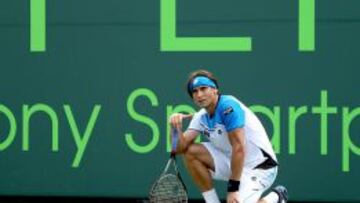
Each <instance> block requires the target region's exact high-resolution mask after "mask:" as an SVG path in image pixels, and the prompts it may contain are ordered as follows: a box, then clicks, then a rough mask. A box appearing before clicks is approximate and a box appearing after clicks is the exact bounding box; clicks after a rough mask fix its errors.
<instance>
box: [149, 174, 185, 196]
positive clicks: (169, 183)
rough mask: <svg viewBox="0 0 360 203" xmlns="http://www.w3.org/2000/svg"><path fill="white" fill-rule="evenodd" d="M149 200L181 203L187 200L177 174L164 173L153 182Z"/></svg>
mask: <svg viewBox="0 0 360 203" xmlns="http://www.w3.org/2000/svg"><path fill="white" fill-rule="evenodd" d="M150 202H154V203H155V202H159V203H178V202H179V203H180V202H181V203H183V202H187V194H186V191H185V188H184V187H183V185H182V183H181V182H180V180H179V179H178V178H177V176H175V175H174V174H165V175H163V176H161V177H160V179H159V181H157V182H156V183H155V184H154V186H153V188H152V190H151V192H150Z"/></svg>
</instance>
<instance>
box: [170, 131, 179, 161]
mask: <svg viewBox="0 0 360 203" xmlns="http://www.w3.org/2000/svg"><path fill="white" fill-rule="evenodd" d="M178 141H179V132H178V130H177V129H176V128H171V155H175V153H176V149H177V144H178Z"/></svg>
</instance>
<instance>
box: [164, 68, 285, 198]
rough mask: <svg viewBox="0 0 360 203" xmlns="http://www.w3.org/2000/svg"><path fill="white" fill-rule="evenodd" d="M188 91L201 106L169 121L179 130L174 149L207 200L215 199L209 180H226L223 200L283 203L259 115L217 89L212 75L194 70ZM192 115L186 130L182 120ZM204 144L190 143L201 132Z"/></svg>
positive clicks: (190, 77) (275, 169)
mask: <svg viewBox="0 0 360 203" xmlns="http://www.w3.org/2000/svg"><path fill="white" fill-rule="evenodd" d="M187 91H188V93H189V95H190V97H191V98H192V99H193V101H194V103H195V104H196V105H198V106H199V107H200V108H201V109H200V110H199V111H198V112H196V113H195V114H194V115H186V114H182V113H175V114H173V115H171V117H170V121H169V122H170V124H171V125H172V126H173V127H175V128H176V129H178V131H179V134H180V136H179V144H178V148H177V153H179V154H182V155H183V157H184V162H185V165H186V168H187V170H188V172H189V173H190V175H191V176H192V178H193V180H194V182H195V183H196V185H197V186H198V187H199V189H200V190H201V192H202V195H203V197H204V199H205V201H206V202H207V203H219V202H220V200H219V197H218V195H217V193H216V190H215V189H214V186H213V183H212V179H215V180H223V181H227V182H228V186H227V203H256V202H259V203H286V202H287V200H288V194H287V190H286V188H285V187H283V186H277V187H274V188H272V190H271V192H270V193H269V194H268V195H266V196H265V197H263V198H261V197H262V194H263V193H264V192H265V191H266V190H267V189H269V188H270V186H271V185H272V184H273V182H274V181H275V178H276V175H277V171H278V161H277V159H276V156H275V153H274V150H273V148H272V146H271V143H270V141H269V138H268V136H267V134H266V132H265V129H264V127H263V126H262V124H261V122H260V121H259V119H258V118H257V117H256V115H255V114H254V113H253V112H252V111H251V110H249V108H248V107H246V106H245V105H244V104H243V103H241V102H240V101H239V100H238V99H236V98H235V97H234V96H230V95H222V94H220V93H219V86H218V83H217V80H216V78H215V77H214V76H213V74H212V73H210V72H209V71H206V70H198V71H195V72H193V73H191V74H190V76H189V79H188V82H187ZM188 118H189V119H191V122H190V124H189V126H188V128H187V130H186V131H185V132H183V131H182V123H183V120H184V119H188ZM199 134H202V135H205V136H206V137H207V138H208V142H202V143H200V144H197V143H194V140H195V138H196V137H197V136H198V135H199Z"/></svg>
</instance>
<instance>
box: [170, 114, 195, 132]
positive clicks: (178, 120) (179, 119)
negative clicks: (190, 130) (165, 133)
mask: <svg viewBox="0 0 360 203" xmlns="http://www.w3.org/2000/svg"><path fill="white" fill-rule="evenodd" d="M192 116H193V115H192V114H182V113H174V114H172V115H171V116H170V120H169V122H170V124H171V126H173V127H174V128H176V129H177V130H179V131H182V123H183V120H184V119H188V118H192Z"/></svg>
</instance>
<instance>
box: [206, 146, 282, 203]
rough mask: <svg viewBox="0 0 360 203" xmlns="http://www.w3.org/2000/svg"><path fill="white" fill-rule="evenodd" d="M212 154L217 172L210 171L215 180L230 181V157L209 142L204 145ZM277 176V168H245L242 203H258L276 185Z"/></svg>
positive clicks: (242, 181) (241, 191) (242, 182)
mask: <svg viewBox="0 0 360 203" xmlns="http://www.w3.org/2000/svg"><path fill="white" fill-rule="evenodd" d="M202 144H203V145H204V146H205V147H206V149H207V150H208V151H209V152H210V154H211V156H212V158H213V160H214V164H215V171H212V170H210V173H211V176H212V178H213V179H215V180H224V181H228V180H229V177H230V175H231V168H230V163H231V160H230V157H229V156H226V155H225V154H224V153H223V152H221V151H219V150H218V149H217V148H215V147H214V146H213V145H211V144H210V143H207V142H203V143H202ZM276 175H277V167H274V168H271V169H267V170H264V169H246V168H244V169H243V171H242V175H241V180H240V190H239V195H240V200H241V202H242V203H256V202H257V201H258V200H259V199H260V198H261V195H262V194H263V193H264V192H265V191H266V190H267V189H269V188H270V186H271V185H272V184H273V183H274V181H275V178H276Z"/></svg>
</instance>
